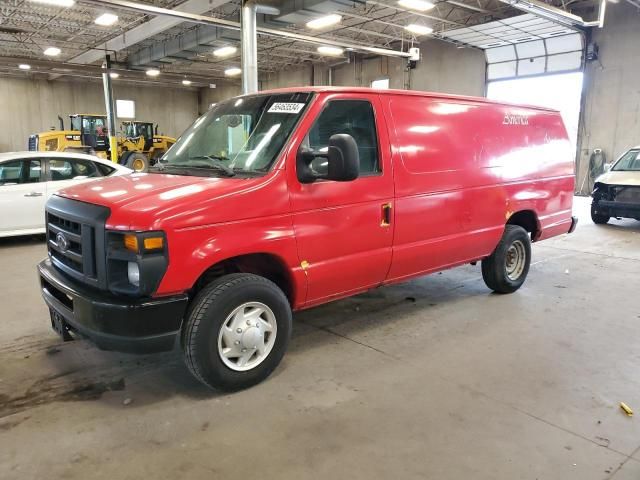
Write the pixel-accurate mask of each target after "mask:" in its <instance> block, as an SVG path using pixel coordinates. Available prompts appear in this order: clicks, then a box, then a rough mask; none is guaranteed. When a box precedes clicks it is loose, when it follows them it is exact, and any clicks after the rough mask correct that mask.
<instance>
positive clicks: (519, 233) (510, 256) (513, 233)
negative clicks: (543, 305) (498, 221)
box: [482, 225, 531, 293]
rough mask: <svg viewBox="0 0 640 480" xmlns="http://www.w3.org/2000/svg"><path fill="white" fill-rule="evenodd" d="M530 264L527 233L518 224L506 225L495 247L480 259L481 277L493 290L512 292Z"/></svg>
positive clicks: (521, 280) (522, 280) (517, 287)
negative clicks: (490, 252)
mask: <svg viewBox="0 0 640 480" xmlns="http://www.w3.org/2000/svg"><path fill="white" fill-rule="evenodd" d="M530 264H531V239H530V238H529V234H528V233H527V231H526V230H525V229H524V228H522V227H520V226H518V225H507V226H506V227H505V229H504V233H503V234H502V238H501V239H500V243H498V246H497V247H496V249H495V250H494V251H493V253H492V254H491V255H489V256H488V257H487V258H485V259H484V260H482V278H483V279H484V283H485V284H486V285H487V287H489V288H490V289H491V290H493V291H494V292H497V293H513V292H515V291H516V290H518V289H519V288H520V287H521V286H522V284H523V283H524V281H525V279H526V278H527V274H528V273H529V265H530Z"/></svg>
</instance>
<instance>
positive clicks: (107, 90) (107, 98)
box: [102, 55, 118, 163]
mask: <svg viewBox="0 0 640 480" xmlns="http://www.w3.org/2000/svg"><path fill="white" fill-rule="evenodd" d="M104 66H105V69H104V72H102V86H103V87H104V103H105V107H106V111H107V129H108V130H109V151H110V152H111V161H112V162H116V163H118V138H117V137H116V110H115V104H114V101H113V87H112V85H111V75H110V73H111V57H109V55H107V56H106V58H105V64H104Z"/></svg>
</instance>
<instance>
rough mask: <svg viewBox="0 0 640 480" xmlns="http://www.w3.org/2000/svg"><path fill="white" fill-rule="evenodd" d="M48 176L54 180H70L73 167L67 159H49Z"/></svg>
mask: <svg viewBox="0 0 640 480" xmlns="http://www.w3.org/2000/svg"><path fill="white" fill-rule="evenodd" d="M49 176H50V177H51V180H52V181H54V182H58V181H60V180H71V179H72V178H73V177H74V175H73V168H71V162H69V160H62V159H57V158H56V159H53V158H52V159H50V160H49Z"/></svg>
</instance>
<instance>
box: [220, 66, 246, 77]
mask: <svg viewBox="0 0 640 480" xmlns="http://www.w3.org/2000/svg"><path fill="white" fill-rule="evenodd" d="M241 72H242V70H240V69H239V68H238V67H231V68H227V69H226V70H225V71H224V74H225V75H226V76H227V77H233V76H235V75H239V74H240V73H241Z"/></svg>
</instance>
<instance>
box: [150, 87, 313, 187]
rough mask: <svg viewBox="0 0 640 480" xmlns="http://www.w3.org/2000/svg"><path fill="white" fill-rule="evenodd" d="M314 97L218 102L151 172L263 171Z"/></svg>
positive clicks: (227, 173)
mask: <svg viewBox="0 0 640 480" xmlns="http://www.w3.org/2000/svg"><path fill="white" fill-rule="evenodd" d="M311 95H312V94H310V93H286V94H275V95H260V94H258V95H253V96H247V97H240V98H232V99H230V100H227V101H225V102H221V103H218V104H216V105H214V106H213V107H212V108H211V109H210V110H209V111H208V112H207V113H206V114H205V115H203V116H202V117H200V118H198V119H197V120H196V121H195V122H194V123H193V125H191V127H189V129H188V130H186V131H185V132H184V133H183V134H182V136H181V137H180V138H179V139H178V141H177V142H176V143H175V145H173V146H172V147H171V148H170V149H169V150H168V151H167V153H165V155H164V156H163V157H162V158H161V159H160V162H158V164H157V165H156V167H155V168H154V169H151V171H152V172H154V173H172V174H174V173H178V174H180V173H181V172H183V174H186V175H192V174H194V172H195V174H199V175H202V174H207V175H208V174H211V175H223V176H233V175H236V174H241V175H242V174H244V175H257V174H264V173H266V172H267V171H268V170H269V169H270V168H271V166H272V165H273V163H274V162H275V161H276V159H277V158H278V154H279V153H280V151H281V150H282V147H283V146H284V144H285V142H286V141H287V139H288V138H289V136H290V135H291V132H292V131H293V129H294V127H295V126H296V124H297V122H298V120H299V119H300V117H301V116H302V113H303V111H304V109H305V107H306V106H307V105H308V103H309V100H310V99H311ZM165 170H166V172H164V171H165ZM203 172H204V173H203Z"/></svg>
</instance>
